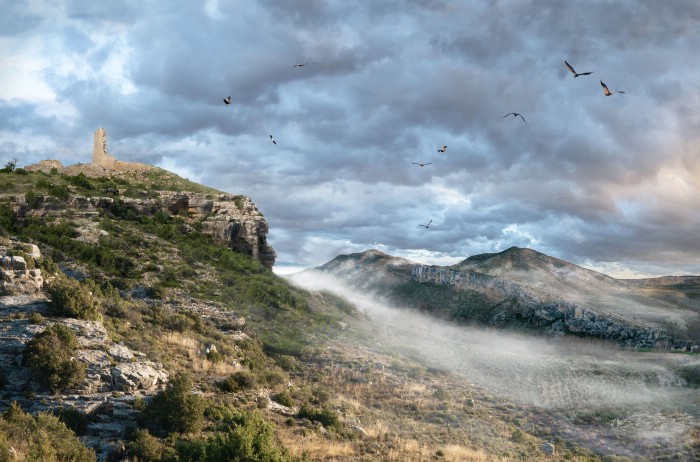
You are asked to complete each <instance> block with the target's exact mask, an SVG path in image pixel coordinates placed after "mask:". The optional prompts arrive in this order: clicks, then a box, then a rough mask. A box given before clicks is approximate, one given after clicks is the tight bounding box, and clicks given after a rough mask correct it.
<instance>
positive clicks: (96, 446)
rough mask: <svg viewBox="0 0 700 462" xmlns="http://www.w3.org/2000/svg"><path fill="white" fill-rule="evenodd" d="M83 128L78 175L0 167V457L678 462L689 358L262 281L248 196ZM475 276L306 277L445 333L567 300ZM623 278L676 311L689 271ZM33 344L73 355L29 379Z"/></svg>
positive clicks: (267, 259) (50, 165)
mask: <svg viewBox="0 0 700 462" xmlns="http://www.w3.org/2000/svg"><path fill="white" fill-rule="evenodd" d="M97 135H100V136H97ZM102 135H103V133H99V132H98V133H97V134H96V143H95V149H96V152H97V154H98V155H97V156H96V157H94V158H93V163H91V164H85V165H81V164H78V165H74V166H68V167H63V166H62V165H61V164H60V162H58V161H45V162H41V163H39V164H37V165H35V166H30V167H27V168H26V169H17V170H16V171H12V170H9V169H8V170H6V171H4V172H2V173H0V265H1V266H2V272H1V273H0V274H1V276H2V281H1V282H2V284H1V285H0V460H11V461H13V462H22V461H25V460H42V461H43V460H46V461H52V462H58V461H62V460H76V461H77V460H80V461H81V462H82V461H86V462H90V461H92V460H95V459H97V460H100V461H102V460H108V461H132V462H133V461H135V460H139V461H141V462H147V461H148V462H166V461H167V462H176V461H206V460H266V461H270V462H292V461H301V460H327V461H331V460H333V461H348V462H349V461H353V462H357V461H374V460H388V461H423V460H444V461H455V462H456V461H477V462H478V461H496V462H505V461H511V460H540V461H544V460H547V461H551V460H558V461H565V460H566V461H568V460H574V461H579V462H601V461H602V460H605V461H606V462H607V461H609V460H615V461H620V460H623V461H628V460H644V459H632V458H633V457H637V456H638V455H645V456H649V455H651V456H653V457H659V458H663V457H666V458H670V457H672V458H673V459H674V460H688V461H690V460H694V459H693V454H694V453H695V452H696V451H697V449H698V448H700V428H698V427H697V419H696V416H697V409H696V408H697V406H695V407H693V406H689V405H687V401H688V397H690V399H692V398H693V397H695V396H696V394H697V393H696V389H695V388H693V387H694V386H696V385H697V383H698V380H699V379H698V370H699V369H698V367H699V366H698V364H697V360H696V359H697V355H696V354H693V353H688V354H683V355H676V354H671V353H664V354H666V355H667V356H669V357H664V359H663V364H657V363H656V362H649V358H648V357H645V356H644V353H637V352H634V351H630V350H625V351H624V352H618V351H616V350H614V349H613V350H610V349H609V346H605V347H600V348H601V349H600V351H598V350H597V349H596V348H598V347H595V348H594V354H592V353H590V352H589V351H588V350H589V349H590V346H589V345H584V351H583V352H582V353H581V354H579V353H580V352H578V350H576V353H577V355H576V356H575V358H576V361H575V362H573V361H572V360H571V356H568V353H567V352H565V351H563V349H562V348H560V347H552V346H548V345H544V346H543V345H540V346H535V347H534V349H533V347H532V345H531V344H532V343H533V342H534V344H536V343H537V342H536V340H535V339H534V338H527V339H524V340H523V339H519V340H515V341H512V340H508V339H505V338H504V337H499V336H497V335H494V334H493V333H492V332H489V333H487V334H486V335H481V334H477V333H475V332H474V331H465V330H464V329H465V326H463V325H459V324H458V325H456V326H450V325H447V324H444V323H437V324H434V325H433V324H432V323H431V322H430V321H427V318H420V319H411V317H409V316H405V313H406V311H405V310H396V311H394V312H392V313H393V314H392V315H390V316H388V317H386V319H384V318H383V317H380V316H373V315H371V314H370V313H367V312H365V311H363V308H362V303H358V304H357V305H354V304H352V303H349V302H348V300H352V299H351V298H347V299H344V298H339V297H337V296H335V295H333V294H332V293H331V292H330V291H328V290H317V289H308V290H307V289H303V288H298V287H296V286H294V285H292V284H290V283H289V282H288V281H287V280H285V279H282V278H279V277H277V276H275V275H274V274H273V273H272V272H271V271H270V270H269V268H270V267H271V265H272V264H273V262H274V251H273V250H272V249H271V248H270V247H269V245H267V243H266V241H265V234H266V233H267V223H266V222H265V220H264V218H263V217H262V215H261V214H260V212H258V210H257V209H256V207H255V205H254V204H253V203H252V201H251V200H250V199H249V198H247V197H245V196H237V195H230V194H225V193H223V192H220V191H215V190H212V189H211V188H207V187H205V186H202V185H197V184H195V183H191V182H189V181H187V180H185V179H182V178H179V177H177V176H176V175H174V174H171V173H170V172H165V171H163V170H160V169H156V168H153V167H151V166H146V165H142V164H138V165H137V164H131V163H126V162H121V161H117V160H116V159H115V158H113V157H109V156H107V155H106V144H105V138H103V137H101V136H102ZM95 160H97V162H95ZM487 260H488V258H486V259H484V261H487ZM525 260H531V259H529V258H526V259H525ZM480 261H481V260H480ZM495 261H496V260H493V261H492V263H494V262H495ZM544 261H545V262H547V260H546V258H545V259H544ZM472 263H474V261H473V260H472V262H471V263H470V264H472ZM487 263H488V261H487ZM528 264H532V262H529V263H528ZM500 266H501V264H500V263H499V264H498V265H495V264H494V265H493V267H494V271H495V268H496V267H500ZM545 266H546V265H545ZM555 266H556V265H555ZM487 270H488V268H482V269H481V270H480V271H475V270H474V271H472V270H463V269H460V268H459V267H457V266H455V267H453V268H449V269H446V271H440V269H439V268H437V267H425V266H424V265H415V264H413V263H411V262H409V261H407V260H403V259H396V258H393V257H389V256H387V255H384V254H381V253H379V252H374V251H370V252H366V253H363V254H358V255H351V256H341V257H338V258H337V259H335V260H334V261H333V262H330V263H329V264H328V265H327V267H326V271H327V272H332V273H334V274H337V275H339V276H342V277H343V278H345V279H346V280H349V281H351V282H353V283H354V284H355V286H356V287H362V288H365V289H371V290H373V291H378V292H382V291H383V293H385V294H386V295H387V296H389V297H392V298H393V300H395V301H405V302H406V303H403V302H402V304H404V305H410V306H414V307H417V308H418V309H419V310H422V311H425V312H430V313H431V314H432V315H438V316H439V317H442V318H449V319H456V320H458V321H460V322H462V323H463V322H466V321H468V320H470V321H473V322H483V323H486V324H489V325H498V326H512V327H518V328H522V326H523V325H532V326H534V328H535V330H536V331H537V332H539V331H541V330H542V329H547V328H548V327H550V326H551V325H552V324H554V322H551V321H546V320H545V321H542V319H545V318H544V317H543V316H542V315H535V314H533V315H532V319H538V321H537V322H543V323H544V324H543V325H538V324H537V323H531V322H530V323H529V324H528V322H529V321H528V320H527V319H526V318H524V317H523V316H524V315H523V314H522V313H530V312H531V311H532V310H535V311H537V310H542V306H543V304H544V305H547V304H551V303H554V304H555V306H569V305H564V303H569V304H572V307H573V305H576V306H575V307H573V309H574V310H576V309H577V308H579V307H580V305H579V304H578V302H577V301H575V300H572V299H566V300H564V301H561V300H559V299H557V298H556V297H555V298H547V297H548V296H549V295H548V294H547V292H546V290H544V289H543V288H542V287H537V286H536V285H535V284H530V285H528V284H525V283H524V282H523V281H522V280H518V279H517V278H515V277H513V278H511V279H508V278H505V277H503V275H495V274H494V275H489V274H487V273H488V271H490V270H488V271H487ZM540 270H541V269H537V271H540ZM472 273H473V274H472ZM477 273H478V274H477ZM512 274H515V273H512ZM589 276H590V275H589ZM591 277H593V278H594V279H595V278H596V277H597V276H595V275H593V276H591ZM555 279H557V278H556V277H555V278H554V279H552V281H554V280H555ZM610 284H611V287H614V286H615V285H616V284H622V285H623V286H624V285H625V284H626V283H624V282H621V283H618V282H615V281H613V282H611V283H610ZM630 286H634V287H636V289H635V290H638V291H640V292H639V293H642V292H643V293H647V294H651V295H652V296H651V297H648V298H652V299H658V300H665V301H666V302H667V303H669V304H673V303H675V304H676V305H678V306H685V305H683V303H684V300H685V298H686V297H685V295H687V296H688V297H687V298H690V299H692V298H693V296H694V295H693V294H694V293H695V292H693V291H694V290H695V286H694V279H692V278H682V279H666V280H664V281H663V282H659V283H657V282H656V281H646V282H635V283H634V284H631V285H630ZM474 288H478V289H479V290H474ZM482 289H483V291H481V290H482ZM486 289H488V290H486ZM367 292H369V290H368V291H367ZM506 298H507V300H506ZM352 301H354V300H352ZM409 302H410V303H409ZM465 302H469V303H465ZM497 302H498V303H497ZM499 303H500V304H499ZM509 303H511V304H512V306H509V305H508V304H509ZM517 303H523V304H530V305H528V307H527V310H530V311H527V310H526V309H525V308H523V309H522V311H512V310H511V309H515V308H516V306H515V305H516V304H517ZM556 304H559V305H556ZM494 306H495V308H494ZM358 307H360V308H358ZM437 307H444V308H446V311H444V312H442V313H439V312H438V311H437V310H436V308H437ZM586 309H589V308H586ZM497 313H501V314H499V315H498V316H496V317H494V316H495V314H497ZM586 313H589V312H588V311H587V312H586ZM623 314H624V313H623ZM537 316H539V318H538V317H537ZM611 316H612V315H611ZM620 317H621V319H623V322H622V324H624V322H625V320H626V318H625V317H624V316H620ZM431 319H433V318H431ZM561 319H562V323H564V320H565V319H566V318H565V317H562V318H561ZM585 319H586V320H587V321H586V322H588V320H589V318H585ZM596 319H598V320H600V319H601V318H600V317H598V318H596ZM645 322H646V321H645ZM571 325H572V326H573V325H574V324H571ZM640 325H641V326H642V327H644V328H645V329H647V328H651V327H652V325H651V324H644V323H641V322H640ZM688 325H690V323H689V324H688ZM565 326H568V324H565ZM606 326H607V324H606ZM662 328H665V327H664V326H661V327H660V328H659V332H662ZM568 329H569V327H565V328H564V329H563V332H564V333H567V334H568V333H572V332H573V331H572V332H569V331H568ZM550 330H551V329H550ZM52 332H53V333H54V337H56V336H58V337H56V338H57V339H59V340H60V339H64V340H65V338H69V337H71V336H73V337H74V338H75V343H74V345H71V344H70V342H68V343H65V344H61V345H63V346H58V344H55V343H51V344H49V345H50V348H49V349H43V350H38V351H43V353H44V354H46V356H53V353H57V352H58V353H62V354H63V355H64V356H61V355H58V356H61V358H62V359H61V361H60V362H58V365H59V366H60V369H57V370H54V369H52V372H51V374H54V375H56V376H57V377H54V375H50V376H49V377H48V379H49V380H48V382H47V380H46V379H47V377H46V376H45V374H44V372H45V370H44V369H41V368H38V367H37V364H39V365H42V364H43V363H42V362H41V361H40V360H42V359H43V358H42V357H41V356H37V355H36V351H37V350H36V348H35V347H36V344H37V340H39V339H42V338H49V337H48V336H47V335H46V334H49V333H52ZM635 332H636V333H635V334H630V335H632V337H630V338H633V339H636V338H640V337H635V336H634V335H637V336H641V335H643V334H642V333H641V332H647V331H642V330H639V331H638V332H637V331H635ZM669 332H671V331H670V330H669ZM68 334H70V335H68ZM465 334H466V335H465ZM580 335H582V336H585V335H586V333H585V332H584V333H582V334H580ZM646 335H651V334H648V333H647V334H646ZM669 335H671V334H670V333H669ZM674 335H675V334H674ZM560 338H561V337H560ZM589 338H590V337H589ZM658 338H665V337H658ZM669 338H671V337H669ZM674 338H675V337H674ZM54 340H56V339H54ZM52 341H53V340H52ZM56 341H58V340H56ZM669 341H670V340H669ZM644 342H647V343H653V339H652V337H647V338H646V339H645V340H644ZM644 342H641V343H644ZM658 343H659V342H658V341H657V344H658ZM577 348H578V347H577ZM654 354H657V353H654ZM658 354H661V353H658ZM611 355H612V356H611ZM32 358H33V359H32ZM608 359H610V360H608ZM32 361H39V362H32ZM54 366H55V364H52V368H53V367H54ZM42 367H43V366H42ZM75 371H83V372H84V375H80V374H78V375H70V374H73V372H75ZM513 374H517V376H518V377H519V380H515V379H514V378H513ZM56 378H59V379H61V381H56V380H55V379H56ZM64 378H70V379H71V381H68V380H66V381H63V379H64ZM74 378H75V380H73V379H74ZM66 384H67V385H66ZM523 390H526V391H527V393H523ZM610 396H612V397H613V398H614V399H613V401H614V402H615V404H614V405H612V406H611V405H608V404H609V401H610V398H609V397H610ZM622 398H624V399H622ZM621 399H622V401H620V400H621ZM652 401H653V402H655V403H656V404H655V407H654V409H653V415H652V414H650V413H649V412H646V413H644V412H638V407H639V406H638V405H639V403H640V402H641V403H643V404H645V405H646V404H647V403H648V402H652ZM618 402H622V404H623V405H624V406H622V407H621V406H618ZM572 403H574V404H572ZM679 403H680V404H679ZM23 413H26V414H23ZM611 422H612V423H614V425H615V426H616V427H615V430H614V431H611V430H610V425H611ZM650 422H653V424H654V425H655V426H656V427H663V428H670V429H671V430H669V431H668V432H659V431H658V429H657V428H653V429H652V428H650V425H651V424H650ZM640 429H641V430H640ZM640 432H643V433H644V434H643V435H642V437H640V436H639V435H638V433H640ZM653 432H656V433H653ZM667 433H668V434H667ZM51 435H53V439H52V437H51ZM75 435H78V437H79V439H78V438H76V437H75ZM669 435H670V436H669ZM69 436H70V438H69ZM68 440H70V441H68ZM81 448H82V449H81ZM69 449H72V450H73V452H70V451H68V450H69ZM61 451H63V452H61ZM66 451H68V452H66ZM69 452H70V453H71V454H81V456H80V458H79V459H76V458H72V456H68V455H66V454H68V453H69ZM212 454H228V455H229V456H226V457H224V456H222V458H221V459H216V458H215V456H212ZM612 455H615V456H614V457H617V455H620V456H625V457H629V459H625V458H618V459H610V458H609V457H612ZM236 457H238V458H236ZM606 457H607V458H606Z"/></svg>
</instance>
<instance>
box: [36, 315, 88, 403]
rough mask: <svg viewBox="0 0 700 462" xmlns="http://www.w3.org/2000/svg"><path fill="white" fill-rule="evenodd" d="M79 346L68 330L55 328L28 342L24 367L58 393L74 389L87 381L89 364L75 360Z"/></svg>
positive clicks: (57, 326) (52, 327) (50, 328)
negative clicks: (87, 365)
mask: <svg viewBox="0 0 700 462" xmlns="http://www.w3.org/2000/svg"><path fill="white" fill-rule="evenodd" d="M77 346H78V339H77V338H76V337H75V334H74V333H73V332H72V331H71V330H70V329H69V328H68V327H66V326H64V325H63V324H54V325H53V326H51V327H49V328H47V329H46V330H44V331H43V332H40V333H38V334H36V335H35V336H34V338H33V339H31V340H30V341H29V342H27V346H26V348H25V352H24V358H23V364H24V365H25V366H27V367H29V368H30V369H31V371H32V374H33V375H34V378H35V379H36V380H37V381H38V382H39V383H41V384H42V385H44V386H47V387H49V388H50V389H51V390H52V391H53V392H55V393H56V392H59V391H62V390H65V389H67V388H73V387H76V386H78V385H80V384H81V383H82V382H83V380H85V368H86V366H85V364H84V363H82V362H80V361H76V360H74V359H73V357H72V354H73V351H74V350H75V349H76V348H77Z"/></svg>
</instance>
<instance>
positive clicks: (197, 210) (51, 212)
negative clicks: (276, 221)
mask: <svg viewBox="0 0 700 462" xmlns="http://www.w3.org/2000/svg"><path fill="white" fill-rule="evenodd" d="M156 194H157V197H152V196H153V195H154V194H150V195H149V197H143V198H130V197H119V196H117V197H103V196H102V197H100V196H98V197H85V196H80V195H73V196H71V197H70V198H69V199H68V200H66V201H62V202H55V201H51V200H50V197H49V196H37V197H36V199H35V200H36V202H37V205H36V206H35V208H33V209H29V208H28V207H27V205H26V204H27V201H26V198H25V197H24V196H22V195H19V196H12V197H11V198H9V199H11V201H13V202H15V203H16V204H17V208H18V215H19V216H20V217H23V216H28V215H32V216H45V217H51V216H55V217H59V216H61V215H62V214H63V213H64V212H65V211H70V212H72V214H73V215H74V216H75V217H76V219H80V218H84V219H89V218H91V217H95V216H99V215H100V214H102V213H104V212H105V211H109V210H110V209H111V208H112V207H114V206H115V205H116V204H120V205H122V206H124V207H133V208H134V209H135V210H137V211H138V212H140V213H143V214H145V215H154V214H155V213H157V212H164V213H167V214H172V215H179V216H182V217H185V219H186V220H187V221H190V222H193V223H194V222H200V221H201V224H202V232H204V233H206V234H209V235H210V236H212V237H213V238H214V239H215V240H217V241H219V242H222V243H225V244H226V245H227V246H228V247H229V248H231V249H232V250H234V251H236V252H240V253H244V254H246V255H249V256H251V257H252V258H254V259H256V260H258V261H259V262H260V263H262V264H263V265H264V266H265V267H266V268H268V269H272V266H273V265H274V263H275V257H276V255H275V251H274V249H273V248H272V247H271V246H270V245H269V244H268V243H267V239H266V236H267V233H268V230H269V228H268V224H267V221H266V220H265V218H264V217H263V216H262V214H261V213H260V212H259V211H258V209H257V207H256V206H255V204H254V203H253V202H252V200H251V199H250V198H249V197H246V196H231V195H228V194H218V195H216V194H204V193H195V192H172V191H157V192H156Z"/></svg>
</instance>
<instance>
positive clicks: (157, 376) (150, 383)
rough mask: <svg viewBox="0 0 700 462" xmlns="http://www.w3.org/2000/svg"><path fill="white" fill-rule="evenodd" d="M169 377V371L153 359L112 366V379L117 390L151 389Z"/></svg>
mask: <svg viewBox="0 0 700 462" xmlns="http://www.w3.org/2000/svg"><path fill="white" fill-rule="evenodd" d="M167 379H168V373H167V372H166V371H165V370H164V369H163V368H162V367H160V365H158V364H156V363H153V362H151V361H143V362H137V363H122V364H118V365H117V366H115V367H113V368H112V380H113V383H114V387H115V388H116V389H117V390H123V391H134V390H151V389H153V388H155V387H156V386H157V385H159V384H161V383H164V382H165V381H166V380H167Z"/></svg>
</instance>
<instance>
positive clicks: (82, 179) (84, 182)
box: [68, 172, 95, 189]
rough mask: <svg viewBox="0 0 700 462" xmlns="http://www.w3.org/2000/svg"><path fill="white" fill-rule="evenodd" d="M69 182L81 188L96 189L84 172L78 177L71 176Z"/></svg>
mask: <svg viewBox="0 0 700 462" xmlns="http://www.w3.org/2000/svg"><path fill="white" fill-rule="evenodd" d="M68 181H70V182H71V184H72V185H74V186H77V187H79V188H83V189H95V187H94V186H93V185H92V183H90V180H88V179H87V177H86V176H85V174H84V173H83V172H80V173H78V174H77V175H76V176H69V177H68Z"/></svg>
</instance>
